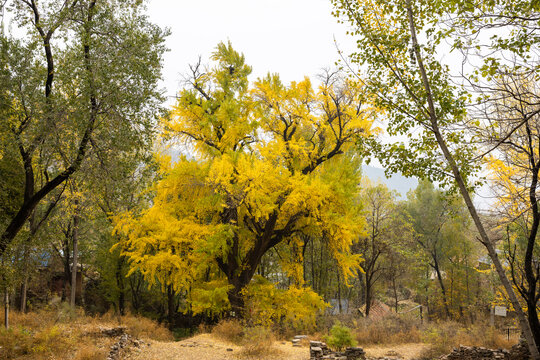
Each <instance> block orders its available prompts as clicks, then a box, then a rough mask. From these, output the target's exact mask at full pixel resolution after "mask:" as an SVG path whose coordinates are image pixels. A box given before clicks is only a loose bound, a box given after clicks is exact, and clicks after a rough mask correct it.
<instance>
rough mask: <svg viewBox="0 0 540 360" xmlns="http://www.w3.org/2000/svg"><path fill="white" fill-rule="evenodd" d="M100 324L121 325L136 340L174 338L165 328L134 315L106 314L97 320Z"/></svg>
mask: <svg viewBox="0 0 540 360" xmlns="http://www.w3.org/2000/svg"><path fill="white" fill-rule="evenodd" d="M99 319H100V321H102V322H110V323H114V324H118V325H123V326H126V327H127V328H128V332H129V334H130V335H132V336H134V337H136V338H143V339H150V340H157V341H172V340H174V337H173V335H172V333H171V332H170V331H169V329H167V328H166V327H165V326H163V325H161V324H158V323H157V322H156V321H154V320H151V319H148V318H145V317H142V316H135V315H125V316H116V315H114V314H113V313H107V314H105V315H103V316H102V317H101V318H99Z"/></svg>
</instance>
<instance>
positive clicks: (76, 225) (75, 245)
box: [69, 200, 79, 309]
mask: <svg viewBox="0 0 540 360" xmlns="http://www.w3.org/2000/svg"><path fill="white" fill-rule="evenodd" d="M74 206H75V215H74V216H73V232H72V239H73V267H72V269H71V296H70V298H69V304H70V305H71V308H72V309H74V308H75V298H76V295H77V267H78V264H77V260H78V256H79V201H78V200H75V201H74Z"/></svg>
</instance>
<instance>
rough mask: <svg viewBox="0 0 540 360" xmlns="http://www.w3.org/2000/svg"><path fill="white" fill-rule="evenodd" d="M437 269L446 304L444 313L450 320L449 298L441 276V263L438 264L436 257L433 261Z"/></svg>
mask: <svg viewBox="0 0 540 360" xmlns="http://www.w3.org/2000/svg"><path fill="white" fill-rule="evenodd" d="M433 262H434V266H433V268H434V269H435V273H436V274H437V280H438V281H439V285H440V287H441V292H442V296H443V304H444V312H445V314H446V317H447V318H450V309H449V308H448V296H447V295H446V287H445V286H444V281H443V278H442V275H441V271H440V269H439V263H438V262H437V259H436V258H435V257H434V259H433Z"/></svg>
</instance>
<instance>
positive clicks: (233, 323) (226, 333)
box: [212, 319, 244, 344]
mask: <svg viewBox="0 0 540 360" xmlns="http://www.w3.org/2000/svg"><path fill="white" fill-rule="evenodd" d="M212 335H214V336H215V337H217V338H218V339H221V340H224V341H228V342H231V343H234V344H239V343H241V342H242V338H243V336H244V327H243V326H242V324H241V323H240V321H238V320H234V319H227V320H221V321H220V322H219V323H218V324H217V325H216V326H214V328H213V329H212Z"/></svg>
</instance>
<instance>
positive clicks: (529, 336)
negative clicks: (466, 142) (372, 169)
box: [407, 0, 540, 360]
mask: <svg viewBox="0 0 540 360" xmlns="http://www.w3.org/2000/svg"><path fill="white" fill-rule="evenodd" d="M407 15H408V20H409V26H410V32H411V39H412V44H413V53H414V56H415V58H416V61H417V63H418V67H419V70H420V76H421V77H422V83H423V86H424V89H425V91H426V99H427V102H428V107H429V120H430V122H431V131H432V132H433V134H434V135H435V138H436V140H437V143H438V144H439V148H440V149H441V151H442V153H443V155H444V158H445V159H446V161H447V162H448V165H449V166H450V169H451V171H452V174H453V175H454V180H455V181H456V184H457V185H458V188H459V191H460V193H461V196H462V197H463V200H464V201H465V204H466V205H467V209H468V210H469V213H470V214H471V217H472V219H473V221H474V224H475V225H476V228H477V230H478V233H479V234H480V238H481V242H482V244H484V246H485V247H486V249H487V251H488V254H489V257H490V258H491V260H492V261H493V264H494V265H495V269H496V271H497V274H498V275H499V279H500V281H501V283H502V285H503V286H504V288H505V290H506V293H507V295H508V297H509V299H510V302H511V303H512V306H513V307H514V310H515V311H516V314H517V317H518V320H519V324H520V328H521V330H522V332H523V334H524V336H525V339H526V340H527V344H528V347H529V352H530V353H531V357H532V358H533V359H534V360H540V352H539V351H538V348H537V346H536V342H535V340H534V336H533V333H532V330H531V327H530V325H529V322H528V321H527V317H526V316H525V313H524V311H523V308H522V307H521V304H520V303H519V300H518V298H517V296H516V293H515V292H514V289H513V287H512V284H510V281H509V280H508V277H507V276H506V273H505V271H504V268H503V266H502V264H501V261H500V259H499V256H498V255H497V252H496V251H495V246H494V244H493V242H492V241H491V239H490V238H489V236H488V235H487V232H486V230H485V228H484V224H483V223H482V221H481V220H480V216H479V214H478V212H477V211H476V207H475V206H474V203H473V201H472V198H471V195H470V194H469V190H468V188H467V184H466V183H465V179H464V178H463V176H462V174H461V171H460V170H459V167H458V165H457V163H456V161H455V159H454V157H453V155H452V153H451V152H450V150H449V149H448V146H447V144H446V141H445V140H444V138H443V136H442V134H441V132H440V130H439V119H438V118H437V114H436V112H435V104H434V100H433V94H432V92H431V86H430V84H429V81H428V78H427V74H426V70H425V68H424V64H423V59H422V55H421V54H420V46H419V44H418V40H417V38H416V26H415V24H414V17H413V12H412V7H411V1H410V0H407Z"/></svg>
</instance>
